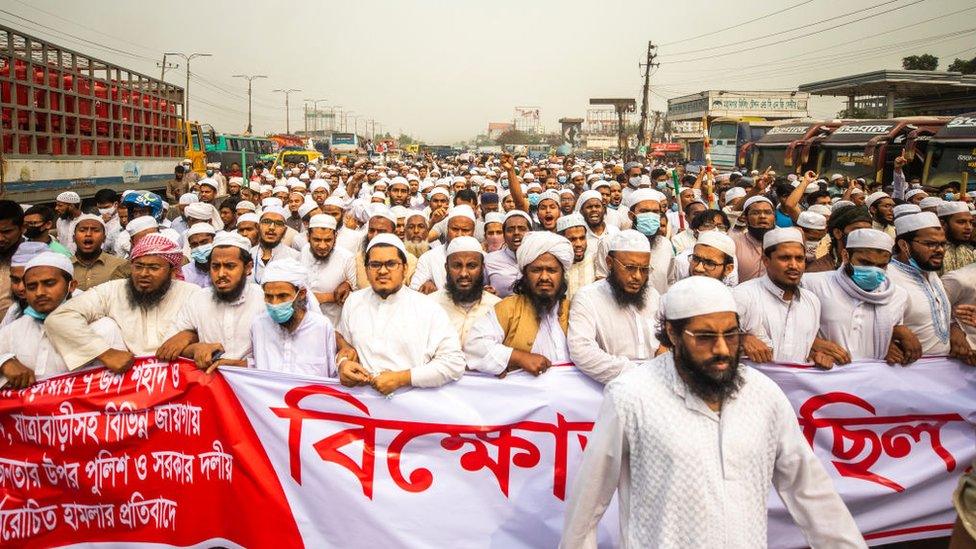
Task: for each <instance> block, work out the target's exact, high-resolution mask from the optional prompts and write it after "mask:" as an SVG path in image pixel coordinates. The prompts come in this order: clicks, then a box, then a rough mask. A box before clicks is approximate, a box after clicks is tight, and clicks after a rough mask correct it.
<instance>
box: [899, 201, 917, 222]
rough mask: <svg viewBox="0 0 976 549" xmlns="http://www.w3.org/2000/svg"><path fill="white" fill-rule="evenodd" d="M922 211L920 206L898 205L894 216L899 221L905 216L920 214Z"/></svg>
mask: <svg viewBox="0 0 976 549" xmlns="http://www.w3.org/2000/svg"><path fill="white" fill-rule="evenodd" d="M921 211H922V208H919V207H918V204H898V205H897V206H895V209H894V216H895V219H898V218H899V217H901V216H903V215H908V214H913V213H919V212H921Z"/></svg>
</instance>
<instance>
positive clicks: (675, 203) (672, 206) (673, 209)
mask: <svg viewBox="0 0 976 549" xmlns="http://www.w3.org/2000/svg"><path fill="white" fill-rule="evenodd" d="M669 208H670V210H671V211H672V212H676V211H678V203H677V202H672V203H671V206H669Z"/></svg>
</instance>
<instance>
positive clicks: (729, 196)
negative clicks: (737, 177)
mask: <svg viewBox="0 0 976 549" xmlns="http://www.w3.org/2000/svg"><path fill="white" fill-rule="evenodd" d="M745 196H746V190H745V189H743V188H742V187H732V188H731V189H729V190H727V191H725V201H726V202H732V201H733V200H736V199H739V198H745Z"/></svg>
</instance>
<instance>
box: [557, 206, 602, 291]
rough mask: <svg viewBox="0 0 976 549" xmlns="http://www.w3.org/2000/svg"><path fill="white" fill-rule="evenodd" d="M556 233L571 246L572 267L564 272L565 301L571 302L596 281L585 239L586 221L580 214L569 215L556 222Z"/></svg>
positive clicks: (591, 252) (591, 257)
mask: <svg viewBox="0 0 976 549" xmlns="http://www.w3.org/2000/svg"><path fill="white" fill-rule="evenodd" d="M556 232H557V233H559V234H561V235H562V236H563V237H564V238H565V239H566V240H568V241H569V243H570V244H571V245H572V246H573V266H572V267H570V268H569V270H568V271H566V287H567V291H566V299H568V300H569V301H570V302H572V301H573V296H575V295H576V292H577V291H578V290H579V289H580V288H582V287H583V286H586V285H587V284H592V283H593V281H595V280H596V268H595V265H594V258H595V257H596V251H595V250H592V249H590V247H589V242H588V241H587V238H586V220H585V219H583V216H582V214H579V213H571V214H567V215H564V216H561V217H560V218H559V219H558V220H556Z"/></svg>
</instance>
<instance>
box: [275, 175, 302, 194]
mask: <svg viewBox="0 0 976 549" xmlns="http://www.w3.org/2000/svg"><path fill="white" fill-rule="evenodd" d="M301 182H302V180H301V179H298V178H297V177H289V178H288V179H286V180H285V185H286V186H288V187H292V186H294V185H298V184H300V183H301ZM275 189H276V190H275V191H274V192H278V191H277V187H276V188H275Z"/></svg>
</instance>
